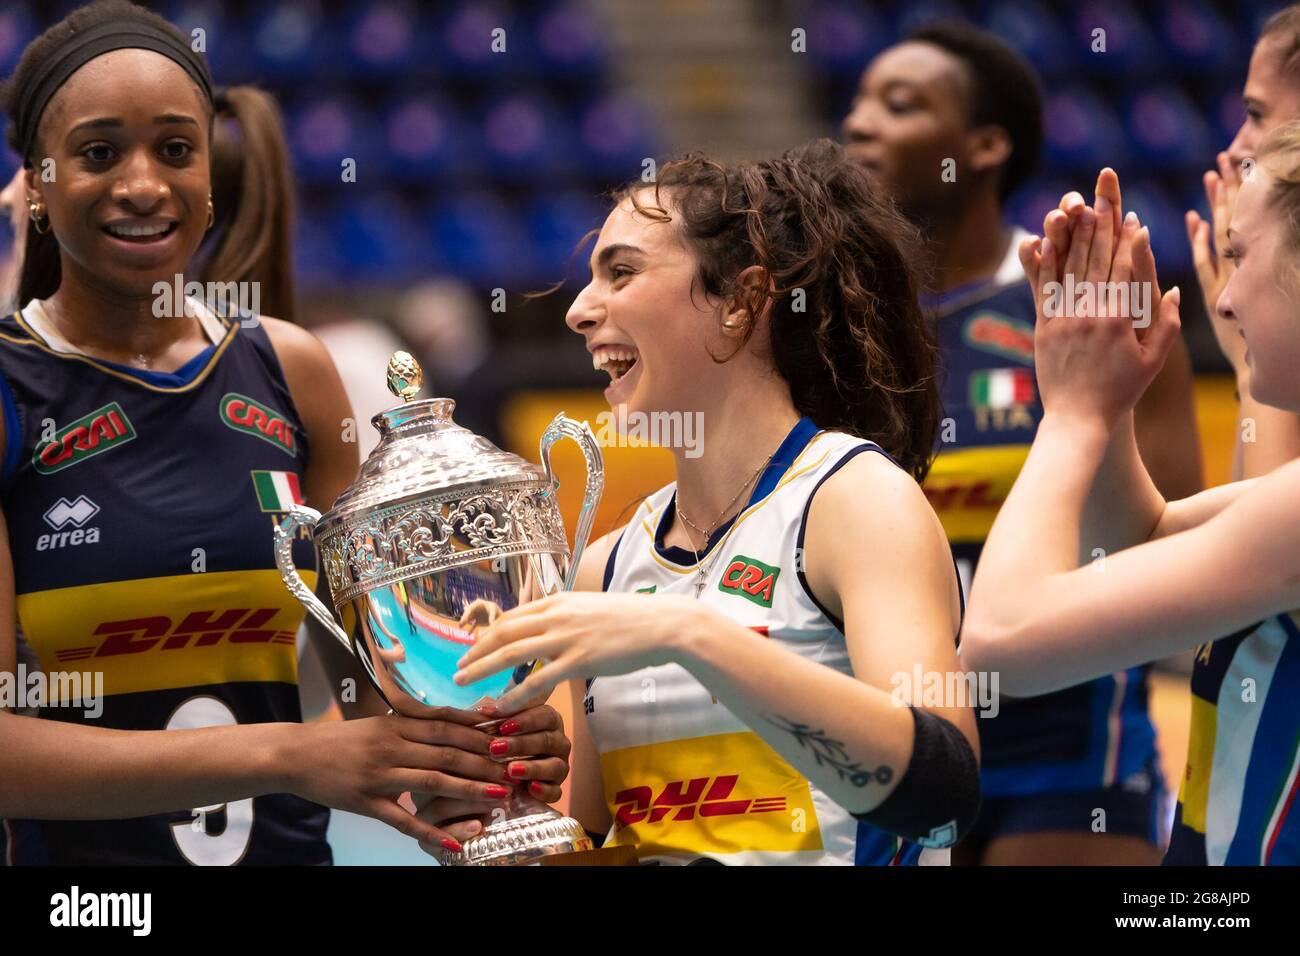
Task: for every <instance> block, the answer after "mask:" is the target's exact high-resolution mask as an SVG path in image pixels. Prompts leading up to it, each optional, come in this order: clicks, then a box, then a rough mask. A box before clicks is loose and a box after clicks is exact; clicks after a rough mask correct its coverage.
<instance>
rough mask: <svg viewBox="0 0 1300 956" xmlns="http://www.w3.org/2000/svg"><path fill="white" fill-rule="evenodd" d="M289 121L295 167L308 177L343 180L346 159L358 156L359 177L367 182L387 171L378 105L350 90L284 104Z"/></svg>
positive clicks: (310, 180)
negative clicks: (361, 99)
mask: <svg viewBox="0 0 1300 956" xmlns="http://www.w3.org/2000/svg"><path fill="white" fill-rule="evenodd" d="M285 126H286V129H287V134H288V138H289V148H290V150H291V151H292V153H293V158H294V168H295V171H296V172H297V173H298V174H299V175H300V176H301V177H302V179H303V180H304V181H305V182H308V183H335V184H337V183H343V182H344V180H343V179H342V174H343V165H342V164H343V161H344V160H345V159H354V160H356V179H357V183H360V184H361V185H362V187H363V188H364V187H366V186H368V185H371V184H373V183H374V182H375V179H376V177H382V176H384V175H386V174H387V172H388V159H389V157H388V154H387V151H386V150H385V149H383V136H382V134H381V131H380V129H379V124H378V122H377V121H376V119H375V115H374V110H373V109H371V108H370V107H368V106H366V105H365V104H363V103H360V102H358V101H356V100H354V99H352V98H350V97H348V96H330V95H321V96H316V97H310V98H307V99H305V100H304V101H303V103H302V104H301V105H294V106H291V107H289V108H288V109H286V110H285ZM357 183H344V184H345V185H348V186H355V185H356V184H357Z"/></svg>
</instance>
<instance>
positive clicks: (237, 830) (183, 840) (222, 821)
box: [166, 697, 253, 866]
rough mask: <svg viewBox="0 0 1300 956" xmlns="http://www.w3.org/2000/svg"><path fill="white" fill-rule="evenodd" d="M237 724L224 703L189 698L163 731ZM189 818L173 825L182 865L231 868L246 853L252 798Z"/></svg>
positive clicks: (215, 806)
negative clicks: (182, 861) (185, 863)
mask: <svg viewBox="0 0 1300 956" xmlns="http://www.w3.org/2000/svg"><path fill="white" fill-rule="evenodd" d="M237 723H239V721H237V720H236V719H235V714H234V712H233V711H232V710H231V709H230V708H229V707H228V706H226V703H225V702H224V701H220V700H217V698H215V697H191V698H190V699H189V700H187V701H186V702H185V703H183V704H181V705H180V706H179V707H177V708H176V711H175V712H174V713H173V714H172V716H171V720H169V721H167V728H166V729H167V730H195V729H197V728H199V727H232V726H234V725H235V724H237ZM191 813H192V817H191V819H189V820H184V821H182V822H180V823H173V824H172V825H171V828H172V839H174V840H175V841H176V849H177V850H179V851H180V854H181V856H183V857H185V860H186V862H188V863H193V864H194V865H196V866H233V865H234V864H236V863H238V862H239V861H240V860H242V859H243V858H244V854H245V853H247V852H248V843H249V840H250V839H251V838H252V836H253V798H252V797H249V798H248V799H246V800H235V801H234V802H232V803H214V804H212V805H211V806H207V807H195V808H194V809H193V810H192V811H191Z"/></svg>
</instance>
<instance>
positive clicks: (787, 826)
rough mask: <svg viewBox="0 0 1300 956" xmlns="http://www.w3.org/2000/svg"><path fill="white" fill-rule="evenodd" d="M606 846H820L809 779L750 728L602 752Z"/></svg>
mask: <svg viewBox="0 0 1300 956" xmlns="http://www.w3.org/2000/svg"><path fill="white" fill-rule="evenodd" d="M600 770H601V774H602V776H603V777H604V784H605V802H606V804H607V805H608V806H609V808H610V814H611V815H612V816H613V818H614V838H613V840H612V842H611V843H610V844H609V845H610V846H635V847H637V852H638V853H640V854H641V855H642V856H652V855H654V854H656V853H672V852H676V853H709V854H728V853H740V852H744V851H752V850H777V851H786V852H795V851H800V850H821V849H823V846H822V837H821V830H820V828H819V826H818V821H817V811H816V809H815V808H814V806H813V799H812V793H811V792H810V790H809V786H808V780H807V778H805V777H804V776H803V775H802V774H800V773H799V771H797V770H795V769H794V768H793V767H792V766H790V765H789V764H788V763H786V762H785V760H784V759H782V757H781V755H780V754H778V753H777V752H776V751H775V750H773V749H772V748H771V747H769V746H768V745H767V744H766V743H764V742H763V740H762V738H760V737H759V736H758V735H757V734H754V733H731V734H716V735H712V736H706V737H688V738H686V739H684V740H671V741H666V742H663V743H657V744H646V745H644V746H639V747H626V748H624V749H622V750H611V751H608V752H606V753H602V754H601V755H600Z"/></svg>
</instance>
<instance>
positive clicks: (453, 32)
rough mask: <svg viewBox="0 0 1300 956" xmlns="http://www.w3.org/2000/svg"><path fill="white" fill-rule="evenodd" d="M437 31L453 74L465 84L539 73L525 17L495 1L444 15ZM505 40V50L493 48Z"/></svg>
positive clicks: (468, 2)
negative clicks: (498, 40)
mask: <svg viewBox="0 0 1300 956" xmlns="http://www.w3.org/2000/svg"><path fill="white" fill-rule="evenodd" d="M436 29H437V32H438V35H439V41H440V43H441V46H442V51H443V56H444V57H445V63H444V67H445V70H446V72H447V73H448V74H449V75H452V76H455V77H456V78H457V79H459V80H462V81H473V80H483V79H487V78H495V79H501V78H510V77H514V78H520V77H527V76H530V75H532V74H533V73H535V72H536V55H535V52H534V47H533V43H532V36H531V33H530V31H529V30H528V29H527V28H526V25H525V21H524V18H523V17H522V16H520V15H519V14H518V13H517V12H516V11H515V10H514V9H513V8H512V7H510V6H508V5H506V4H502V3H495V2H492V0H465V2H462V3H458V4H456V5H455V6H453V7H452V8H451V9H450V10H449V11H448V12H446V13H445V14H443V15H441V17H440V18H439V19H438V21H437V27H436ZM494 39H501V40H504V43H505V51H504V52H496V51H495V50H494V49H493V43H494Z"/></svg>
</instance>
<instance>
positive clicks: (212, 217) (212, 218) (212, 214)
mask: <svg viewBox="0 0 1300 956" xmlns="http://www.w3.org/2000/svg"><path fill="white" fill-rule="evenodd" d="M216 221H217V212H216V210H215V209H213V208H212V196H210V195H209V196H208V228H209V229H211V228H212V224H213V223H214V222H216Z"/></svg>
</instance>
